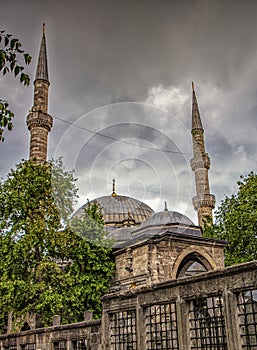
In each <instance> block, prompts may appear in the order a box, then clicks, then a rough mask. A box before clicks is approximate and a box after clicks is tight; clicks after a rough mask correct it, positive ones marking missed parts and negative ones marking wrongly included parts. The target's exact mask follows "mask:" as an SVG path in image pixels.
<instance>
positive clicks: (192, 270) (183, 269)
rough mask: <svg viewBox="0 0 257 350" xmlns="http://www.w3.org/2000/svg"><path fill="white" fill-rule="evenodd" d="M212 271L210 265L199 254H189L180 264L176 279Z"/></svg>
mask: <svg viewBox="0 0 257 350" xmlns="http://www.w3.org/2000/svg"><path fill="white" fill-rule="evenodd" d="M210 270H212V267H211V265H210V263H209V262H208V261H207V259H206V258H204V257H203V256H202V255H200V254H199V253H196V252H193V253H190V254H188V255H187V256H186V257H185V258H184V259H183V260H182V262H181V263H180V265H179V268H178V271H177V276H176V278H181V277H187V276H194V275H197V274H198V273H202V272H207V271H210Z"/></svg>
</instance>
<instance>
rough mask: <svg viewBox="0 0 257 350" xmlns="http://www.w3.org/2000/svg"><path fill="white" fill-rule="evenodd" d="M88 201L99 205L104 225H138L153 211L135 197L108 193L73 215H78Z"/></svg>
mask: <svg viewBox="0 0 257 350" xmlns="http://www.w3.org/2000/svg"><path fill="white" fill-rule="evenodd" d="M90 203H91V204H92V203H97V204H98V205H99V206H100V208H101V211H102V214H103V219H104V222H105V225H106V226H113V227H119V226H123V225H126V224H127V225H129V224H131V225H139V224H141V223H142V222H143V221H145V220H146V219H148V218H149V217H150V216H151V215H152V214H153V213H154V211H153V210H152V209H151V208H150V207H149V206H148V205H146V204H145V203H143V202H141V201H139V200H137V199H135V198H131V197H127V196H119V195H115V196H113V195H110V196H103V197H100V198H97V199H94V200H93V201H91V202H88V203H86V204H85V205H83V206H82V207H81V208H80V209H79V210H78V211H77V212H76V214H75V215H80V213H82V211H83V210H84V209H86V208H87V207H88V206H89V205H90Z"/></svg>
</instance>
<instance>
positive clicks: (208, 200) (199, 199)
mask: <svg viewBox="0 0 257 350" xmlns="http://www.w3.org/2000/svg"><path fill="white" fill-rule="evenodd" d="M215 202H216V200H215V196H214V195H213V194H210V193H206V194H201V195H197V196H194V197H193V206H194V208H195V210H198V209H200V208H203V207H209V208H212V209H214V207H215Z"/></svg>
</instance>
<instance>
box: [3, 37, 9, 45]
mask: <svg viewBox="0 0 257 350" xmlns="http://www.w3.org/2000/svg"><path fill="white" fill-rule="evenodd" d="M8 44H9V37H8V35H7V36H5V38H4V45H5V46H7V45H8Z"/></svg>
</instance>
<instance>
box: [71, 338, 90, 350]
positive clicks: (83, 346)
mask: <svg viewBox="0 0 257 350" xmlns="http://www.w3.org/2000/svg"><path fill="white" fill-rule="evenodd" d="M72 344H73V350H87V341H86V339H79V340H73V342H72Z"/></svg>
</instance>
